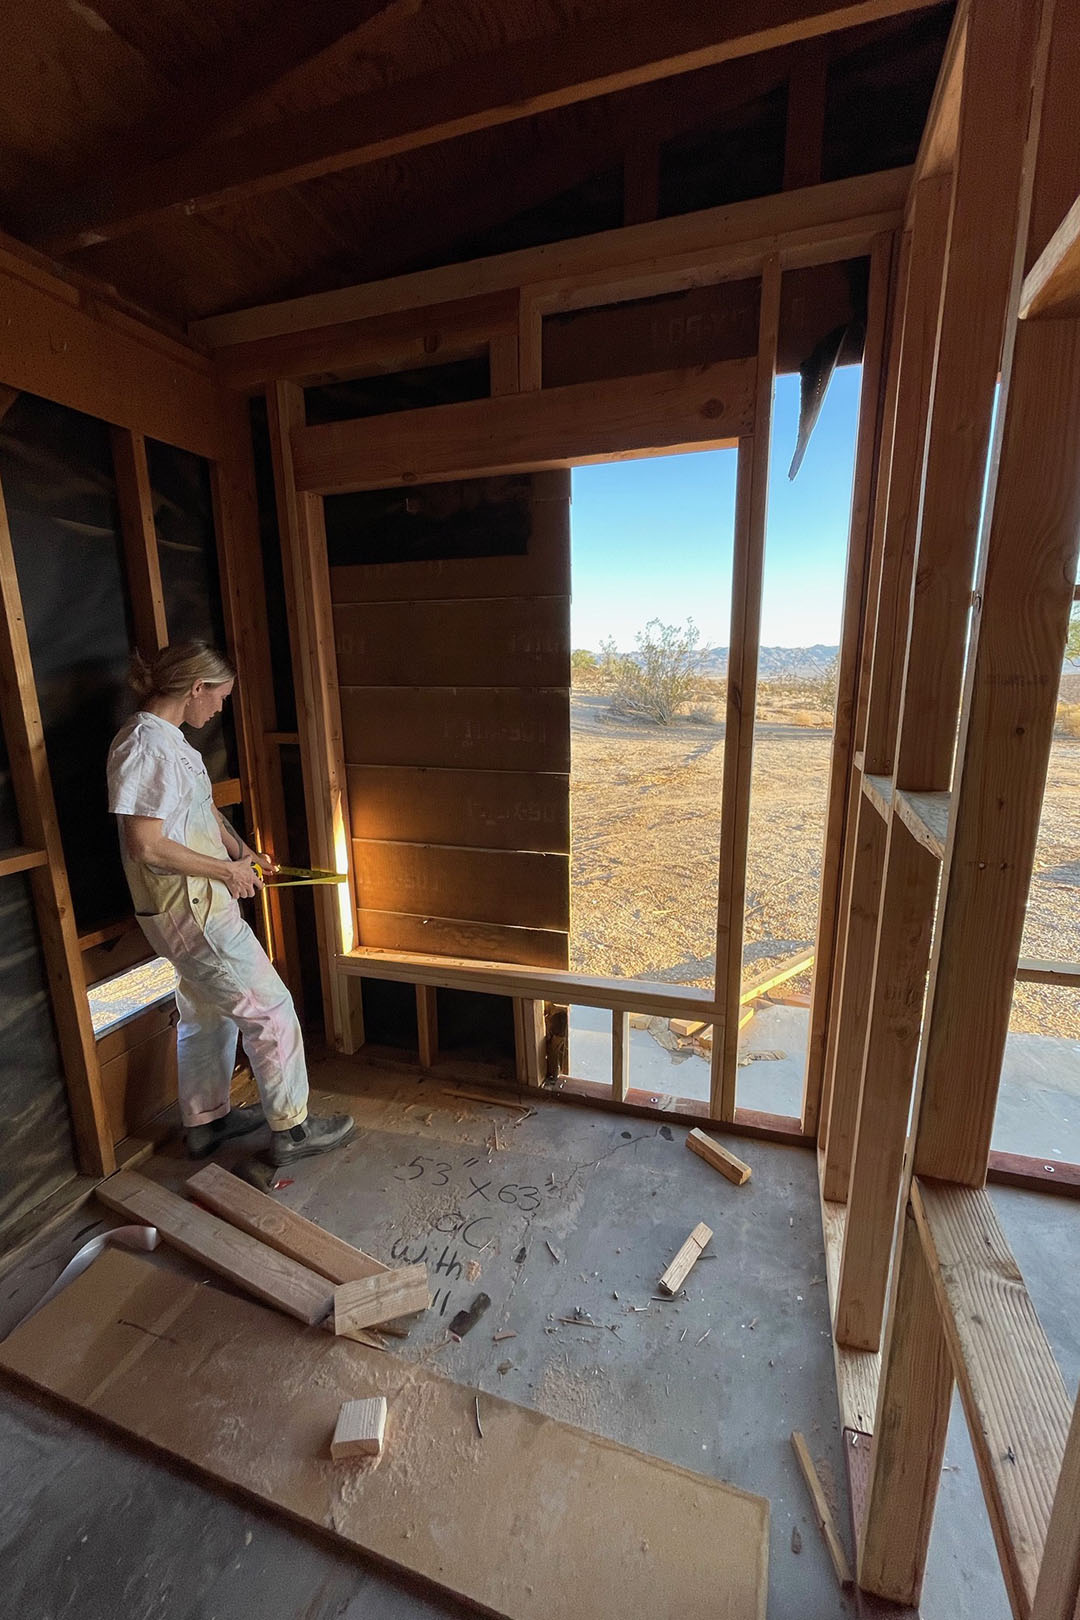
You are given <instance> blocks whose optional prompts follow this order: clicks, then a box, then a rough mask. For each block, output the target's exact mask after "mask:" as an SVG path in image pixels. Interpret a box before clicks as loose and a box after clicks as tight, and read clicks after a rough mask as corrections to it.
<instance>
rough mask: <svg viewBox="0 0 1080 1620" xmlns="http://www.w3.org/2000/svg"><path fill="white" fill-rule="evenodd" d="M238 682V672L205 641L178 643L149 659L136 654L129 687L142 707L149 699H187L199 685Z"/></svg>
mask: <svg viewBox="0 0 1080 1620" xmlns="http://www.w3.org/2000/svg"><path fill="white" fill-rule="evenodd" d="M235 679H236V671H235V669H233V667H232V665H231V664H230V663H229V660H228V659H227V658H224V657H222V655H221V653H219V652H217V651H216V650H215V649H214V648H213V647H210V646H208V645H207V644H206V642H205V641H177V642H173V643H172V644H171V645H170V646H168V647H163V648H162V649H161V651H160V652H159V653H155V654H154V656H153V658H150V659H146V658H144V657H143V656H142V654H141V653H138V652H136V653H133V654H132V658H131V670H130V673H129V675H128V684H129V685H130V687H131V689H132V691H133V692H134V693H135V696H136V697H137V698H138V700H139V702H140V703H142V702H145V700H146V699H147V698H155V697H166V698H177V697H184V696H186V694H187V693H188V692H190V691H191V688H192V687H193V686H194V684H195V682H196V681H204V682H205V683H206V685H207V686H224V684H225V682H226V681H232V680H235Z"/></svg>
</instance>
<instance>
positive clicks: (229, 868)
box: [221, 857, 263, 900]
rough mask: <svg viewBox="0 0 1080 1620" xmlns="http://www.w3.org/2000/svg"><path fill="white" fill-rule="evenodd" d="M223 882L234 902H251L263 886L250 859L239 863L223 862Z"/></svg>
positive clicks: (246, 858) (247, 858)
mask: <svg viewBox="0 0 1080 1620" xmlns="http://www.w3.org/2000/svg"><path fill="white" fill-rule="evenodd" d="M221 881H222V883H224V885H225V887H226V888H227V889H228V891H229V893H230V894H231V895H232V897H233V899H234V900H250V899H251V896H252V895H253V894H254V893H255V892H256V890H258V889H261V888H262V886H263V880H262V878H261V877H260V876H259V874H258V872H256V870H255V868H254V866H253V865H252V864H251V859H250V857H244V858H243V859H241V860H239V861H222V863H221Z"/></svg>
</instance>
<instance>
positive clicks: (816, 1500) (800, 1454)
mask: <svg viewBox="0 0 1080 1620" xmlns="http://www.w3.org/2000/svg"><path fill="white" fill-rule="evenodd" d="M791 1446H792V1450H793V1451H794V1453H795V1456H796V1458H797V1460H798V1464H799V1470H800V1472H801V1474H802V1477H803V1479H804V1480H805V1482H806V1489H807V1490H808V1491H809V1493H810V1501H811V1502H812V1503H813V1508H814V1517H815V1518H816V1519H817V1522H818V1528H819V1530H820V1531H821V1534H822V1536H823V1537H824V1538H825V1546H826V1547H827V1548H828V1552H829V1558H830V1560H831V1561H832V1567H833V1571H834V1573H835V1575H836V1578H837V1580H838V1581H839V1582H840V1585H841V1586H850V1585H851V1584H852V1581H851V1569H850V1567H849V1565H848V1561H847V1553H846V1552H845V1551H844V1544H843V1542H842V1541H841V1540H840V1537H839V1534H838V1533H837V1529H836V1521H835V1519H834V1518H833V1515H832V1509H831V1508H830V1506H829V1503H828V1499H827V1498H826V1495H825V1492H824V1490H823V1489H822V1486H821V1481H820V1479H819V1478H818V1474H817V1469H816V1468H815V1467H814V1459H813V1458H812V1457H811V1455H810V1448H809V1446H808V1445H807V1444H806V1441H805V1439H804V1438H803V1436H802V1435H801V1434H800V1433H799V1431H798V1429H794V1430H793V1431H792V1435H791Z"/></svg>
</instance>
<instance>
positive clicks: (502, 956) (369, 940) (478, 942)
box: [356, 909, 570, 970]
mask: <svg viewBox="0 0 1080 1620" xmlns="http://www.w3.org/2000/svg"><path fill="white" fill-rule="evenodd" d="M356 932H357V938H358V941H359V943H360V944H361V945H362V946H364V947H366V948H369V949H372V950H383V951H406V952H409V953H419V954H420V955H440V956H458V957H466V958H468V957H473V958H475V959H476V960H478V961H481V962H510V963H513V964H517V965H518V966H520V967H537V968H554V969H556V970H565V969H566V968H567V967H568V966H569V963H570V944H569V939H568V937H567V935H566V933H565V932H557V931H556V930H554V929H541V928H507V927H502V926H500V924H498V923H477V922H463V921H462V920H461V919H460V918H456V917H412V916H408V915H406V914H404V913H401V912H396V911H367V910H363V909H361V910H359V911H358V912H357V913H356Z"/></svg>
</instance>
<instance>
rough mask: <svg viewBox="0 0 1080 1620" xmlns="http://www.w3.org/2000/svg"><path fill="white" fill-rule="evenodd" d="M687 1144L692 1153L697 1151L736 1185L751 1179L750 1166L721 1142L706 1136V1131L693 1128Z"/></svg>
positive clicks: (699, 1156) (739, 1185) (738, 1185)
mask: <svg viewBox="0 0 1080 1620" xmlns="http://www.w3.org/2000/svg"><path fill="white" fill-rule="evenodd" d="M686 1145H687V1147H688V1148H689V1149H690V1151H691V1153H696V1154H697V1156H698V1158H699V1159H704V1160H705V1163H706V1164H711V1165H712V1167H713V1169H714V1170H719V1172H720V1174H721V1175H722V1176H727V1178H728V1180H729V1181H733V1182H734V1183H735V1185H736V1187H741V1186H742V1185H743V1183H744V1182H746V1181H749V1180H750V1166H749V1165H748V1164H744V1163H743V1161H742V1160H741V1159H737V1158H736V1157H735V1155H734V1153H729V1152H728V1150H727V1148H725V1147H721V1146H720V1143H719V1142H714V1141H713V1139H712V1137H711V1136H706V1135H705V1132H704V1131H699V1130H696V1129H695V1130H692V1131H691V1132H690V1134H689V1135H688V1136H687V1138H686Z"/></svg>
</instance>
